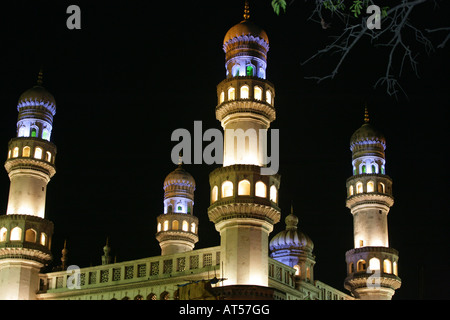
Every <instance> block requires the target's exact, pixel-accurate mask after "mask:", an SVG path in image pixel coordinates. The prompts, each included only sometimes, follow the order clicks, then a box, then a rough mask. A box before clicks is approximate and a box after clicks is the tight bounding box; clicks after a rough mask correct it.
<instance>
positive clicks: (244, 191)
mask: <svg viewBox="0 0 450 320" xmlns="http://www.w3.org/2000/svg"><path fill="white" fill-rule="evenodd" d="M238 195H239V196H249V195H250V181H248V180H241V181H239V184H238Z"/></svg>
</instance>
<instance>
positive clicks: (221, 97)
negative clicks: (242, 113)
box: [219, 91, 225, 103]
mask: <svg viewBox="0 0 450 320" xmlns="http://www.w3.org/2000/svg"><path fill="white" fill-rule="evenodd" d="M224 100H225V92H223V91H222V92H221V93H220V98H219V103H222V102H223V101H224Z"/></svg>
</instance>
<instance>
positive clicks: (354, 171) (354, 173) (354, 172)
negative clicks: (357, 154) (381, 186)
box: [353, 167, 356, 175]
mask: <svg viewBox="0 0 450 320" xmlns="http://www.w3.org/2000/svg"><path fill="white" fill-rule="evenodd" d="M353 175H356V167H353Z"/></svg>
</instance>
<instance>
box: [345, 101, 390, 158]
mask: <svg viewBox="0 0 450 320" xmlns="http://www.w3.org/2000/svg"><path fill="white" fill-rule="evenodd" d="M367 144H381V145H382V146H383V149H385V148H386V139H385V137H384V135H383V134H382V133H381V132H380V131H378V130H377V129H375V128H374V127H373V126H372V125H371V124H370V123H369V113H368V111H367V107H366V108H365V114H364V124H363V125H362V126H361V127H360V128H359V129H358V130H356V131H355V132H354V133H353V135H352V137H351V138H350V150H352V151H353V149H354V147H355V146H356V145H367Z"/></svg>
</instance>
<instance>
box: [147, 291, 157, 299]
mask: <svg viewBox="0 0 450 320" xmlns="http://www.w3.org/2000/svg"><path fill="white" fill-rule="evenodd" d="M147 300H156V294H154V293H150V294H149V295H148V296H147Z"/></svg>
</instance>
